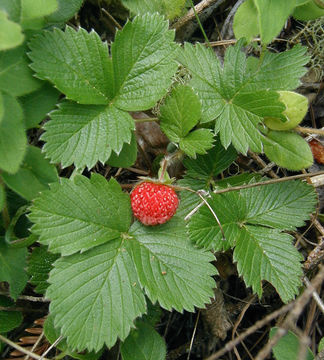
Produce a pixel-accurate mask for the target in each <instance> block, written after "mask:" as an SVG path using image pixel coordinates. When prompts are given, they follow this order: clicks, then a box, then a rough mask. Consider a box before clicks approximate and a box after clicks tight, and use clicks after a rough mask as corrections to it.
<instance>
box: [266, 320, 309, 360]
mask: <svg viewBox="0 0 324 360" xmlns="http://www.w3.org/2000/svg"><path fill="white" fill-rule="evenodd" d="M277 330H278V328H276V327H273V328H272V329H271V330H270V334H269V335H270V336H269V337H270V339H271V338H272V337H273V336H274V334H275V333H276V332H277ZM300 346H302V344H301V342H300V341H299V338H298V337H297V336H296V335H295V334H294V333H293V332H292V331H288V333H287V334H286V335H284V336H283V337H281V338H280V339H279V341H278V342H277V343H276V345H275V346H274V347H273V348H272V352H273V354H274V356H275V358H276V360H292V359H298V354H299V348H300ZM314 358H315V357H314V355H313V353H312V351H311V349H310V348H309V347H307V351H306V357H304V359H305V360H314Z"/></svg>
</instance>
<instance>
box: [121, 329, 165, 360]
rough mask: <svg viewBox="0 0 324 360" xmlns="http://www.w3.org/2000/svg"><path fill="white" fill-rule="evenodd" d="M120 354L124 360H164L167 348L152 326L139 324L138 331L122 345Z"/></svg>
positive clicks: (130, 335) (132, 332) (133, 331)
mask: <svg viewBox="0 0 324 360" xmlns="http://www.w3.org/2000/svg"><path fill="white" fill-rule="evenodd" d="M120 352H121V355H122V359H123V360H164V359H165V357H166V346H165V343H164V341H163V339H162V337H161V336H160V335H159V334H158V333H157V332H156V331H155V330H154V328H153V327H152V326H151V325H149V324H146V323H143V322H137V324H136V329H135V330H132V331H131V333H130V334H129V336H128V337H127V338H126V340H125V341H124V342H123V343H122V345H121V348H120Z"/></svg>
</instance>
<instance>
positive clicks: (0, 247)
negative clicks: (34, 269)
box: [0, 238, 28, 300]
mask: <svg viewBox="0 0 324 360" xmlns="http://www.w3.org/2000/svg"><path fill="white" fill-rule="evenodd" d="M26 256H27V249H26V248H22V249H15V248H11V247H10V246H8V245H6V243H5V241H4V238H0V281H6V282H8V284H9V287H10V296H11V297H12V298H13V299H15V300H16V299H17V298H18V295H19V294H20V293H21V292H22V291H23V289H24V287H25V286H26V283H27V280H28V277H27V275H26V273H25V270H24V268H25V267H26Z"/></svg>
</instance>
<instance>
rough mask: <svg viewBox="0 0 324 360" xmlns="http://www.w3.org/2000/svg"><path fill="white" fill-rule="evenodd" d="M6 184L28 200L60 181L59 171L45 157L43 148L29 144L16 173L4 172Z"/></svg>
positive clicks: (3, 176)
mask: <svg viewBox="0 0 324 360" xmlns="http://www.w3.org/2000/svg"><path fill="white" fill-rule="evenodd" d="M2 178H3V180H4V182H5V184H6V185H7V186H8V187H10V188H11V189H12V190H13V191H15V192H16V193H17V194H19V195H20V196H22V197H23V198H25V199H27V200H33V199H34V198H35V197H36V196H37V195H38V193H39V192H40V191H43V190H46V189H48V184H49V183H52V182H56V181H58V176H57V171H56V169H55V167H54V166H53V165H50V164H49V162H48V161H47V160H46V159H45V158H44V155H43V154H42V153H41V150H40V149H39V148H37V147H35V146H28V147H27V151H26V155H25V158H24V160H23V162H22V164H21V166H20V168H19V170H18V172H16V173H15V174H8V173H3V174H2Z"/></svg>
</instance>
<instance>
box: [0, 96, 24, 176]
mask: <svg viewBox="0 0 324 360" xmlns="http://www.w3.org/2000/svg"><path fill="white" fill-rule="evenodd" d="M2 99H3V106H4V114H3V119H2V121H1V122H0V168H1V169H2V170H4V171H7V172H8V173H10V174H14V173H15V172H17V171H18V168H19V166H20V164H21V162H22V160H23V158H24V155H25V150H26V143H27V138H26V133H25V127H24V123H23V112H22V109H21V107H20V105H19V103H18V102H17V100H16V99H15V98H14V97H12V96H10V95H8V94H5V93H3V94H2Z"/></svg>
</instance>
